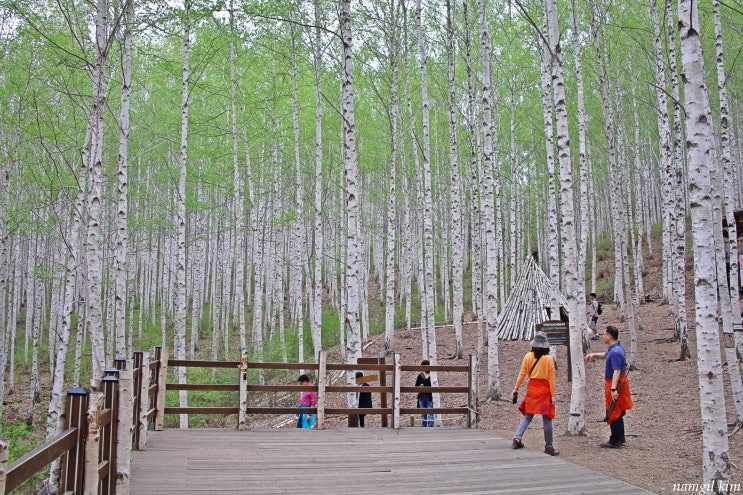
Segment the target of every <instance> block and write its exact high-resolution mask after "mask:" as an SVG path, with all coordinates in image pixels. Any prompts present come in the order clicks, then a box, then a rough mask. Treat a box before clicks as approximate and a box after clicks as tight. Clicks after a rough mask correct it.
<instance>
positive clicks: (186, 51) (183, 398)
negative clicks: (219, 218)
mask: <svg viewBox="0 0 743 495" xmlns="http://www.w3.org/2000/svg"><path fill="white" fill-rule="evenodd" d="M190 13H191V1H190V0H186V1H185V2H184V17H183V18H184V23H185V24H184V29H183V65H182V69H183V75H182V79H181V147H180V157H179V160H178V163H179V170H180V172H179V177H178V193H177V198H178V199H177V216H176V225H177V229H178V233H177V235H178V241H177V248H176V251H177V252H176V293H175V319H174V322H173V326H174V330H173V338H174V345H173V347H174V348H175V349H174V350H175V353H174V354H175V359H185V358H186V309H187V308H186V170H187V163H188V98H189V74H190V67H189V58H190V55H191V21H190ZM176 374H177V376H178V383H181V384H183V383H186V369H185V368H184V367H182V366H179V367H178V368H177V369H176ZM187 398H188V395H187V393H186V391H185V390H180V391H179V392H178V399H179V403H180V407H186V406H187V405H188V403H187ZM180 427H181V428H188V415H186V414H181V415H180Z"/></svg>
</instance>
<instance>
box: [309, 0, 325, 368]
mask: <svg viewBox="0 0 743 495" xmlns="http://www.w3.org/2000/svg"><path fill="white" fill-rule="evenodd" d="M313 3H314V12H315V47H314V65H315V211H314V213H315V216H314V239H313V245H312V247H313V258H314V264H313V273H312V281H313V285H312V287H313V289H312V290H313V292H312V316H311V318H310V322H311V334H312V349H313V351H314V355H315V356H317V355H318V353H319V352H320V350H321V348H322V327H321V324H322V266H323V223H322V206H323V204H322V197H323V173H322V162H323V143H322V131H323V126H322V115H323V109H322V67H323V63H322V55H323V39H322V30H321V28H320V22H321V15H320V0H315V1H314V2H313Z"/></svg>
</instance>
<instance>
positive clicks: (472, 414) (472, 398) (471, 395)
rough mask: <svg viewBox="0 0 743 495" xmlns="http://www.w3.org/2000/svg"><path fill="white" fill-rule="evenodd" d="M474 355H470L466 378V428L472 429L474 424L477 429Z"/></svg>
mask: <svg viewBox="0 0 743 495" xmlns="http://www.w3.org/2000/svg"><path fill="white" fill-rule="evenodd" d="M475 359H477V357H476V356H475V354H474V353H470V371H469V376H468V380H467V381H468V382H469V383H468V385H469V392H468V394H467V428H472V423H473V422H474V424H475V428H477V375H476V374H475ZM473 420H474V421H473Z"/></svg>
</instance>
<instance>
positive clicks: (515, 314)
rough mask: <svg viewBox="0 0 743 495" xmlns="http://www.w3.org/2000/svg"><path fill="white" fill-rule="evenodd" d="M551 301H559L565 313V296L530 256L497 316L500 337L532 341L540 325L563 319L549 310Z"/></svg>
mask: <svg viewBox="0 0 743 495" xmlns="http://www.w3.org/2000/svg"><path fill="white" fill-rule="evenodd" d="M551 301H557V303H558V304H559V307H560V314H565V311H566V308H567V300H566V299H565V296H563V295H562V294H560V292H559V291H558V290H557V287H555V285H554V284H553V283H552V281H551V280H550V279H549V277H548V276H547V275H546V274H545V273H544V272H543V271H542V270H541V268H539V266H538V265H537V262H536V260H535V259H534V257H533V256H529V257H528V258H527V259H526V260H525V261H524V264H523V266H522V267H521V272H520V274H519V276H518V278H517V280H516V285H515V286H514V287H513V290H512V291H511V295H510V296H509V298H508V300H507V301H506V304H505V306H504V307H503V311H501V313H500V316H499V318H498V327H497V328H498V338H499V339H509V340H517V339H523V340H531V338H532V337H533V335H534V331H535V329H536V326H537V325H538V324H540V323H542V322H543V321H546V320H557V319H560V317H559V316H558V315H556V314H551V313H550V311H551V308H550V306H551V304H552V302H551Z"/></svg>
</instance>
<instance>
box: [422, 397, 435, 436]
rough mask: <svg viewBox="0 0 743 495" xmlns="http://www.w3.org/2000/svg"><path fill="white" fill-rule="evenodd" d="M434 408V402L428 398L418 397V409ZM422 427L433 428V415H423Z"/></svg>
mask: <svg viewBox="0 0 743 495" xmlns="http://www.w3.org/2000/svg"><path fill="white" fill-rule="evenodd" d="M432 407H433V401H432V400H431V399H430V398H429V397H428V396H427V395H422V396H420V397H418V408H419V409H430V408H432ZM421 423H422V424H421V426H423V427H424V428H425V427H433V426H434V422H433V414H421Z"/></svg>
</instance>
